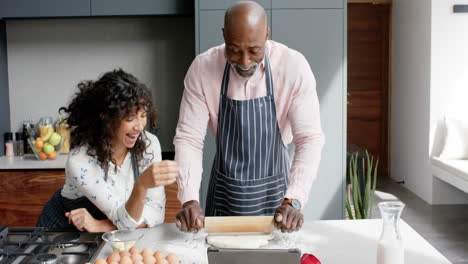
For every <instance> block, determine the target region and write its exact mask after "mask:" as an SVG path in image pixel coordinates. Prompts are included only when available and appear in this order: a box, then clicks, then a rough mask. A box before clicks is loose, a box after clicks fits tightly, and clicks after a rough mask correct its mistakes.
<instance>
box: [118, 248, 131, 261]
mask: <svg viewBox="0 0 468 264" xmlns="http://www.w3.org/2000/svg"><path fill="white" fill-rule="evenodd" d="M119 255H120V260H122V258H123V257H125V256H127V257H128V258H130V256H132V254H130V252H128V251H126V250H125V251H120V253H119Z"/></svg>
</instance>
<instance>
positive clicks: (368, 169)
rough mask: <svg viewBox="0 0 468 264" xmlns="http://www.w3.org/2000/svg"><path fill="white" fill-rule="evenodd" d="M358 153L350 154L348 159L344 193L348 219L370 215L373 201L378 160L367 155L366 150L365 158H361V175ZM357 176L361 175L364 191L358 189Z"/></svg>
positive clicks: (363, 217)
mask: <svg viewBox="0 0 468 264" xmlns="http://www.w3.org/2000/svg"><path fill="white" fill-rule="evenodd" d="M358 161H359V155H358V153H354V154H353V155H351V158H350V160H349V171H348V175H349V183H350V186H349V188H347V195H346V211H347V213H348V217H349V219H366V218H371V217H372V204H373V202H374V192H375V187H376V183H377V169H378V167H379V160H378V159H376V161H375V164H374V157H371V156H369V153H368V152H367V150H366V158H362V163H363V170H362V175H361V176H360V175H359V173H358V168H357V167H358ZM359 177H363V179H362V182H364V192H361V190H360V188H361V187H360V184H359V182H360V181H359V180H360V179H359Z"/></svg>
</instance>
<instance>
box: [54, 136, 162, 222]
mask: <svg viewBox="0 0 468 264" xmlns="http://www.w3.org/2000/svg"><path fill="white" fill-rule="evenodd" d="M144 135H146V138H147V140H146V141H147V142H148V143H147V148H146V151H145V152H144V154H143V160H141V161H140V162H139V166H138V168H139V170H140V173H142V172H143V171H145V170H146V168H148V167H149V166H150V165H151V163H152V162H158V161H161V146H160V144H159V140H158V138H157V137H156V136H155V135H153V134H151V133H149V132H145V133H144ZM87 150H88V148H87V147H84V146H82V147H79V148H75V149H73V150H71V151H70V156H69V157H68V161H67V163H66V166H65V172H66V175H67V176H66V181H65V185H64V186H63V189H62V196H63V197H65V198H68V199H77V198H80V197H83V196H86V197H87V198H88V199H89V200H90V201H91V202H92V203H93V204H94V205H95V206H96V207H97V208H99V210H101V211H102V212H103V213H104V214H105V215H106V216H107V217H108V218H109V219H110V220H111V221H112V222H113V223H114V225H115V226H116V227H117V228H118V229H132V228H135V227H137V226H138V225H139V224H141V223H145V224H147V225H148V227H153V226H155V225H158V224H161V223H163V222H164V213H165V204H166V195H165V192H164V186H160V187H156V188H151V189H148V192H147V194H146V201H145V205H144V208H143V214H142V216H141V217H140V219H139V220H136V219H133V218H132V217H131V216H130V215H129V214H128V213H127V210H126V209H125V204H126V202H127V200H128V198H129V197H130V194H131V192H132V189H133V185H134V183H135V180H134V176H133V169H132V158H131V153H130V152H128V153H127V156H126V157H125V159H124V161H123V163H122V165H121V166H115V164H114V163H112V162H109V170H108V173H107V178H106V175H105V173H104V170H103V169H102V167H101V166H100V165H99V162H98V161H97V159H96V158H94V157H92V156H90V155H88V154H87V153H86V152H87ZM116 167H117V168H116Z"/></svg>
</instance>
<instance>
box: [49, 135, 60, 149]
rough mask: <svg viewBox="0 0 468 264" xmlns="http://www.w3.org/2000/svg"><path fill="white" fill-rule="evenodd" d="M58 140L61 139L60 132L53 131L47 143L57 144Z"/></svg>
mask: <svg viewBox="0 0 468 264" xmlns="http://www.w3.org/2000/svg"><path fill="white" fill-rule="evenodd" d="M60 140H62V137H61V136H60V134H59V133H57V132H54V133H52V135H51V136H50V138H49V143H50V144H51V145H52V146H57V145H58V144H59V143H60Z"/></svg>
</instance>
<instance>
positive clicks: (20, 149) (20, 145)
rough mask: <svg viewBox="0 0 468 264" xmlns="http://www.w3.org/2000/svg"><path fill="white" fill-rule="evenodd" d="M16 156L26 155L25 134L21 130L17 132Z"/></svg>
mask: <svg viewBox="0 0 468 264" xmlns="http://www.w3.org/2000/svg"><path fill="white" fill-rule="evenodd" d="M15 156H20V157H22V156H24V134H23V133H21V132H16V133H15Z"/></svg>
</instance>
